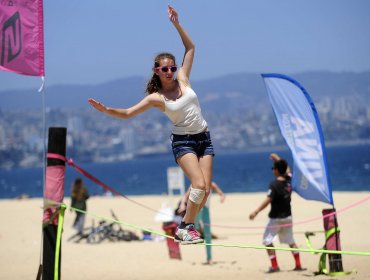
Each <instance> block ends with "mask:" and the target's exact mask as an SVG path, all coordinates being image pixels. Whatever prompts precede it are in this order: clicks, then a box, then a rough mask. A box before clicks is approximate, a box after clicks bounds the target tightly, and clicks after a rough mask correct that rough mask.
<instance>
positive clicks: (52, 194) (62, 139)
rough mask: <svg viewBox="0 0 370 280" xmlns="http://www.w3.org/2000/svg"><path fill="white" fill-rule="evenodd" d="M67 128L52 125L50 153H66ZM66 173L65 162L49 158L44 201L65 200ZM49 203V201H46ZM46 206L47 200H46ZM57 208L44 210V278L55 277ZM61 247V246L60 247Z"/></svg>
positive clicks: (47, 279) (45, 279)
mask: <svg viewBox="0 0 370 280" xmlns="http://www.w3.org/2000/svg"><path fill="white" fill-rule="evenodd" d="M66 138H67V129H66V128H64V127H50V128H49V139H48V153H54V154H58V155H61V156H64V157H65V155H66ZM64 174H65V162H64V161H63V160H60V159H55V158H48V159H47V167H46V180H45V181H46V182H45V189H44V201H48V200H52V201H55V202H59V203H61V202H63V198H64ZM46 203H48V202H46ZM44 206H45V202H44ZM55 212H56V209H55V208H48V209H45V210H44V218H43V225H44V226H43V265H42V279H43V280H53V279H54V267H55V248H56V236H57V228H58V215H56V213H55ZM60 248H61V247H60ZM61 255H62V254H61V250H60V253H59V266H58V267H59V271H58V275H59V279H60V271H61Z"/></svg>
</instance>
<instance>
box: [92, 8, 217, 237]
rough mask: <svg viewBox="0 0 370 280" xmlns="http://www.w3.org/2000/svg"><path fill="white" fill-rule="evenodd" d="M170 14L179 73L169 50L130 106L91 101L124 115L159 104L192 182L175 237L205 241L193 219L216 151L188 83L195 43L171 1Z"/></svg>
mask: <svg viewBox="0 0 370 280" xmlns="http://www.w3.org/2000/svg"><path fill="white" fill-rule="evenodd" d="M168 16H169V19H170V21H171V22H172V24H173V25H174V27H175V28H176V30H177V32H178V33H179V35H180V37H181V40H182V42H183V45H184V47H185V54H184V58H183V61H182V65H181V67H180V68H179V71H178V73H177V76H175V72H176V71H177V69H178V67H177V65H176V61H175V57H174V56H173V55H172V54H170V53H160V54H158V55H157V56H156V57H155V59H154V67H153V76H152V78H151V79H150V80H149V82H148V84H147V88H146V92H147V93H148V95H147V96H146V97H145V98H143V99H142V100H141V101H140V102H139V103H137V104H136V105H134V106H132V107H130V108H127V109H119V108H110V107H106V106H104V105H103V104H102V103H100V102H97V101H95V100H94V99H89V103H90V104H91V105H92V106H93V107H94V108H96V109H97V110H99V111H100V112H103V113H105V114H107V115H109V116H112V117H116V118H122V119H129V118H131V117H134V116H136V115H138V114H140V113H143V112H144V111H146V110H148V109H150V108H157V109H159V110H160V111H162V112H164V113H165V114H166V115H167V116H168V118H169V119H170V120H171V121H172V122H173V129H172V136H171V140H172V151H173V154H174V157H175V161H176V162H177V164H178V165H179V166H180V167H181V168H182V170H183V171H184V173H185V174H186V176H187V177H188V179H189V181H190V182H191V185H192V188H191V190H190V194H189V203H188V204H187V208H186V214H185V216H184V218H183V220H182V222H181V224H180V226H179V227H178V228H177V229H176V234H175V241H176V242H181V244H195V243H202V242H204V241H203V239H202V238H201V237H200V234H199V233H198V232H197V231H196V230H195V227H194V221H195V217H196V215H197V214H198V212H199V210H200V209H201V208H202V207H203V206H204V204H205V202H206V200H207V197H208V194H209V190H210V185H211V182H212V161H213V157H214V152H213V146H212V141H211V137H210V133H209V131H208V128H207V122H206V121H205V120H204V118H203V116H202V113H201V108H200V106H199V101H198V98H197V95H196V93H195V92H194V91H193V89H192V88H191V86H190V83H189V76H190V72H191V67H192V65H193V58H194V49H195V45H194V43H193V41H192V40H191V38H190V36H189V35H188V34H187V32H186V31H185V30H184V28H183V27H182V26H181V24H180V22H179V19H178V14H177V12H176V10H175V9H174V8H173V7H171V6H170V5H169V6H168Z"/></svg>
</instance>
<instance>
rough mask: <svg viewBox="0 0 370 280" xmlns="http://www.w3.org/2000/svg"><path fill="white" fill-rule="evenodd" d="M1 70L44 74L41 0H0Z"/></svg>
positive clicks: (31, 74) (34, 74)
mask: <svg viewBox="0 0 370 280" xmlns="http://www.w3.org/2000/svg"><path fill="white" fill-rule="evenodd" d="M0 28H1V29H0V70H5V71H10V72H15V73H18V74H23V75H30V76H45V71H44V30H43V3H42V0H17V1H0Z"/></svg>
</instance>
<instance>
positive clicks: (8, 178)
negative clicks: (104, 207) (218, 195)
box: [0, 145, 370, 199]
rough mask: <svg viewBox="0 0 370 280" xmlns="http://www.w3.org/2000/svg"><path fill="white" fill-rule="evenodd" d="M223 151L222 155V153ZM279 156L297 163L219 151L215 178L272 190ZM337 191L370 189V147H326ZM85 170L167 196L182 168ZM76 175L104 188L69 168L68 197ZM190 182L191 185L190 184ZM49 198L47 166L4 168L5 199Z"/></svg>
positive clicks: (154, 159) (157, 163) (149, 162)
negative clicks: (171, 178) (171, 177)
mask: <svg viewBox="0 0 370 280" xmlns="http://www.w3.org/2000/svg"><path fill="white" fill-rule="evenodd" d="M216 152H217V151H216ZM271 152H277V153H278V154H279V155H280V156H281V157H283V158H285V159H287V160H288V162H290V164H291V163H292V158H291V155H290V152H289V150H281V151H259V152H233V153H219V154H216V156H215V159H214V169H213V173H214V174H213V179H214V181H215V182H217V183H218V185H219V186H220V187H221V188H222V190H223V191H224V192H225V193H247V192H266V191H267V189H268V184H269V182H270V181H271V180H273V175H272V172H271V165H272V162H271V161H270V160H269V154H270V153H271ZM326 155H327V163H328V171H329V178H330V182H331V186H332V190H333V191H355V192H357V191H370V145H356V146H336V147H327V148H326ZM73 160H74V162H75V163H76V164H77V165H79V166H80V167H81V168H83V169H84V170H86V171H87V172H89V173H90V174H92V175H93V176H95V177H96V178H98V179H99V180H100V181H102V182H104V183H105V184H106V185H108V186H110V187H111V188H113V189H115V190H117V191H118V192H120V193H122V194H124V195H160V194H165V193H167V168H168V167H173V166H176V163H175V161H174V159H173V156H172V154H170V153H169V154H163V155H156V156H146V157H140V158H135V159H133V160H127V161H122V162H114V163H79V162H78V158H75V159H73ZM76 177H82V178H83V179H84V182H85V185H86V187H87V188H88V190H89V192H90V194H91V195H102V194H103V193H104V189H103V188H102V187H100V186H99V185H97V184H96V183H94V182H93V181H91V180H89V179H88V178H85V177H83V175H81V174H80V173H78V172H77V171H76V170H75V169H74V168H72V167H71V166H68V165H67V167H66V176H65V196H69V195H70V190H71V185H72V182H73V180H74V179H75V178H76ZM186 184H189V182H188V181H187V180H186ZM21 195H27V196H29V197H42V196H43V168H19V169H11V170H5V169H0V199H8V198H17V197H19V196H21Z"/></svg>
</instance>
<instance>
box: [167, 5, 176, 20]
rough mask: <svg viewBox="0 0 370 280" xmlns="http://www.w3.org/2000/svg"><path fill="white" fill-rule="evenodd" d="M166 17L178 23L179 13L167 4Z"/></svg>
mask: <svg viewBox="0 0 370 280" xmlns="http://www.w3.org/2000/svg"><path fill="white" fill-rule="evenodd" d="M167 13H168V17H169V19H170V21H171V22H172V23H178V22H179V15H178V14H177V12H176V10H175V9H174V8H173V7H172V6H171V5H169V4H168V10H167Z"/></svg>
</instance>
